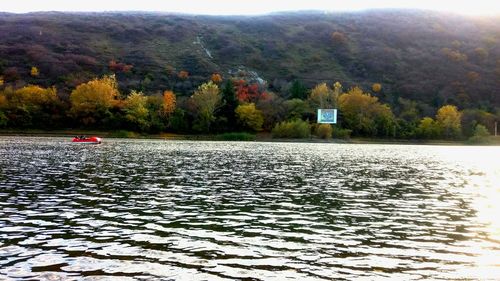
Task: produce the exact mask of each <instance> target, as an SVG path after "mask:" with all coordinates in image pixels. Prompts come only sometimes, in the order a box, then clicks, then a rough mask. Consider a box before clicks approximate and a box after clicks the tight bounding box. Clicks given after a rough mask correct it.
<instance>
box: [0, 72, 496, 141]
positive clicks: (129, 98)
mask: <svg viewBox="0 0 500 281" xmlns="http://www.w3.org/2000/svg"><path fill="white" fill-rule="evenodd" d="M33 71H35V69H33ZM0 82H1V81H0ZM381 90H382V86H381V85H380V84H373V86H372V87H371V89H370V91H369V92H365V91H363V89H361V88H359V87H353V88H350V89H348V90H346V91H344V89H343V88H342V85H341V84H340V83H339V82H336V83H334V84H333V85H331V86H330V85H327V84H326V83H321V84H318V85H316V86H315V87H314V88H312V89H307V88H306V87H305V86H304V85H302V84H301V83H300V82H299V81H295V82H293V84H292V87H291V89H290V96H289V97H288V98H284V97H282V96H279V95H277V94H275V93H272V92H269V91H267V89H266V88H265V87H264V86H262V85H259V84H257V83H255V84H249V83H247V82H246V81H244V80H237V79H234V78H228V79H226V80H223V79H222V77H221V75H220V74H213V75H212V76H211V79H210V81H208V82H206V83H203V84H202V85H200V86H199V87H198V88H197V89H196V90H195V91H194V92H193V93H192V94H191V95H190V96H187V97H186V96H177V95H176V94H175V93H174V92H173V91H169V90H167V91H164V92H163V93H162V94H153V95H145V94H144V93H143V92H140V91H131V92H130V93H120V91H119V87H118V83H117V80H116V78H115V76H114V75H109V76H103V77H102V78H96V79H94V80H91V81H88V82H86V83H82V84H80V85H78V86H76V88H75V89H73V90H72V92H71V94H70V95H69V98H67V99H61V98H60V97H59V96H58V94H57V90H56V88H55V87H51V88H43V87H40V86H36V85H28V86H24V87H21V88H13V87H11V86H7V87H4V86H3V85H2V83H0V128H14V129H29V128H37V129H61V128H85V129H101V130H130V131H135V132H141V133H159V132H175V133H203V134H214V133H224V132H243V131H244V132H260V131H267V132H272V134H273V136H274V137H285V138H287V137H288V138H305V137H310V135H311V134H314V135H316V136H318V137H321V138H331V137H338V138H348V137H350V136H357V137H381V138H401V139H416V138H422V139H465V138H472V139H479V138H484V137H486V136H488V135H490V134H492V133H493V132H494V128H495V126H496V123H495V122H496V121H497V119H498V116H496V115H495V114H493V113H491V112H487V111H484V110H480V109H463V110H459V109H458V108H457V107H456V106H454V105H444V106H442V107H441V108H439V110H437V112H436V113H435V116H421V115H422V114H421V112H422V111H421V110H420V109H419V104H418V103H417V102H415V101H411V100H407V99H402V98H400V99H399V101H398V106H397V108H396V110H393V109H392V108H391V107H390V106H389V105H388V104H383V103H381V102H380V101H379V98H378V97H377V95H378V94H379V93H380V92H381ZM318 108H337V109H338V110H339V123H338V124H336V125H334V126H331V125H326V124H321V125H320V124H316V123H315V120H316V110H317V109H318Z"/></svg>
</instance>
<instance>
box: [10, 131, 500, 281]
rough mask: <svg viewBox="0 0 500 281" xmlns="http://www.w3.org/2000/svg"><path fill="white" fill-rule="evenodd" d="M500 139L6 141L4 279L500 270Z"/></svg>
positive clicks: (323, 276) (452, 276)
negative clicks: (455, 143) (452, 142)
mask: <svg viewBox="0 0 500 281" xmlns="http://www.w3.org/2000/svg"><path fill="white" fill-rule="evenodd" d="M499 205H500V148H499V147H439V146H397V145H339V144H294V143H253V142H251V143H229V142H228V143H225V142H184V141H156V140H154V141H142V140H106V141H105V143H103V144H102V145H97V146H86V145H77V144H71V143H69V140H68V139H62V138H13V137H1V138H0V280H3V279H7V280H9V279H19V280H21V279H28V280H37V279H50V280H58V279H64V280H67V279H70V280H71V279H79V280H82V279H83V280H136V279H137V280H157V279H161V280H331V279H338V280H342V279H356V280H374V279H390V280H396V279H397V280H411V279H449V280H456V279H460V278H467V279H481V280H485V279H486V280H488V279H492V280H493V279H500V219H499V218H500V207H499Z"/></svg>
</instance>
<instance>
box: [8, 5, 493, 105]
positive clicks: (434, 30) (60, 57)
mask: <svg viewBox="0 0 500 281" xmlns="http://www.w3.org/2000/svg"><path fill="white" fill-rule="evenodd" d="M0 34H1V36H0V75H3V76H4V80H5V83H7V84H12V85H17V86H20V85H23V84H27V83H31V84H39V85H42V86H51V85H56V87H57V89H58V91H59V94H61V95H62V96H64V95H67V94H68V93H69V92H70V91H71V90H72V89H73V88H74V87H75V86H76V85H78V84H80V83H82V82H85V81H87V80H89V79H91V78H93V77H95V76H99V75H102V74H105V73H110V72H116V73H117V77H118V80H119V82H120V86H121V87H122V90H123V91H128V90H131V89H138V90H143V91H144V92H145V93H146V94H152V93H156V92H159V91H163V90H165V89H173V90H174V91H175V92H176V93H180V94H184V95H188V94H190V93H191V92H192V90H193V89H194V88H195V87H196V86H197V85H199V84H200V83H202V82H203V81H206V80H208V79H209V78H210V75H211V74H212V73H220V74H221V75H222V76H223V77H224V78H228V77H231V76H233V77H237V76H241V77H243V78H245V79H254V80H258V81H261V82H264V81H265V82H266V85H267V87H268V88H269V89H270V90H272V91H274V92H276V93H278V94H280V95H283V96H287V95H289V88H290V85H291V82H292V81H293V80H299V81H301V82H302V83H304V84H305V85H306V86H308V87H312V86H314V85H315V84H317V83H319V82H328V83H330V84H331V83H333V82H334V81H340V82H341V83H342V84H343V85H344V88H348V87H350V86H353V85H360V86H362V87H363V88H365V89H371V86H372V84H373V83H380V84H381V85H382V89H383V90H382V91H381V93H380V98H381V99H382V100H383V101H385V102H388V103H390V104H395V103H396V102H397V100H398V98H399V97H403V98H407V99H413V100H417V101H419V102H420V103H422V104H425V105H427V106H429V108H437V107H439V106H441V105H443V104H447V103H451V104H455V105H458V106H459V107H460V108H483V109H487V110H489V111H493V112H494V111H496V108H498V107H499V106H500V95H499V90H498V89H500V44H499V42H500V18H498V17H496V18H492V17H490V18H473V17H465V16H458V15H451V14H443V13H437V12H428V11H399V10H385V11H367V12H362V13H328V14H326V13H315V12H304V13H284V14H272V15H266V16H252V17H241V16H239V17H236V16H234V17H215V16H190V15H177V14H161V13H55V12H50V13H30V14H19V15H18V14H5V13H4V14H1V15H0ZM33 66H35V67H36V68H37V69H38V72H39V74H38V75H31V73H30V71H31V68H32V67H33ZM184 71H185V72H184ZM186 72H187V73H189V77H187V78H186V77H185V76H186V75H185V74H187V73H186ZM179 74H180V75H179ZM183 75H184V77H183ZM429 111H431V110H429Z"/></svg>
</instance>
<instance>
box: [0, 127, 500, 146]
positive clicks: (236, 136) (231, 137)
mask: <svg viewBox="0 0 500 281" xmlns="http://www.w3.org/2000/svg"><path fill="white" fill-rule="evenodd" d="M79 135H85V136H100V137H102V138H128V139H164V140H192V141H263V142H303V143H350V144H408V145H413V144H417V145H500V136H497V137H494V136H492V137H489V138H487V139H486V140H485V141H484V142H479V143H477V142H469V141H467V140H417V139H414V140H404V139H381V138H348V139H321V138H317V137H315V136H311V137H308V138H273V136H272V134H270V133H258V134H256V135H254V134H249V133H241V132H232V133H224V134H218V135H204V134H197V135H189V134H174V133H161V134H139V133H136V132H131V131H124V130H119V131H99V130H79V129H66V130H50V131H47V130H7V129H2V130H0V136H42V137H68V138H71V137H74V136H79Z"/></svg>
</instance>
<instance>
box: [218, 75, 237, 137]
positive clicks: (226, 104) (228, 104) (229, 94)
mask: <svg viewBox="0 0 500 281" xmlns="http://www.w3.org/2000/svg"><path fill="white" fill-rule="evenodd" d="M237 106H238V100H237V99H236V92H235V91H234V84H233V81H231V80H230V79H228V80H227V81H226V84H225V85H224V88H223V89H222V107H221V109H220V111H219V116H220V117H219V119H221V120H224V122H225V124H226V127H227V129H229V130H232V129H234V128H235V125H236V124H235V122H236V117H235V110H236V107H237ZM221 122H222V121H221Z"/></svg>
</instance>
